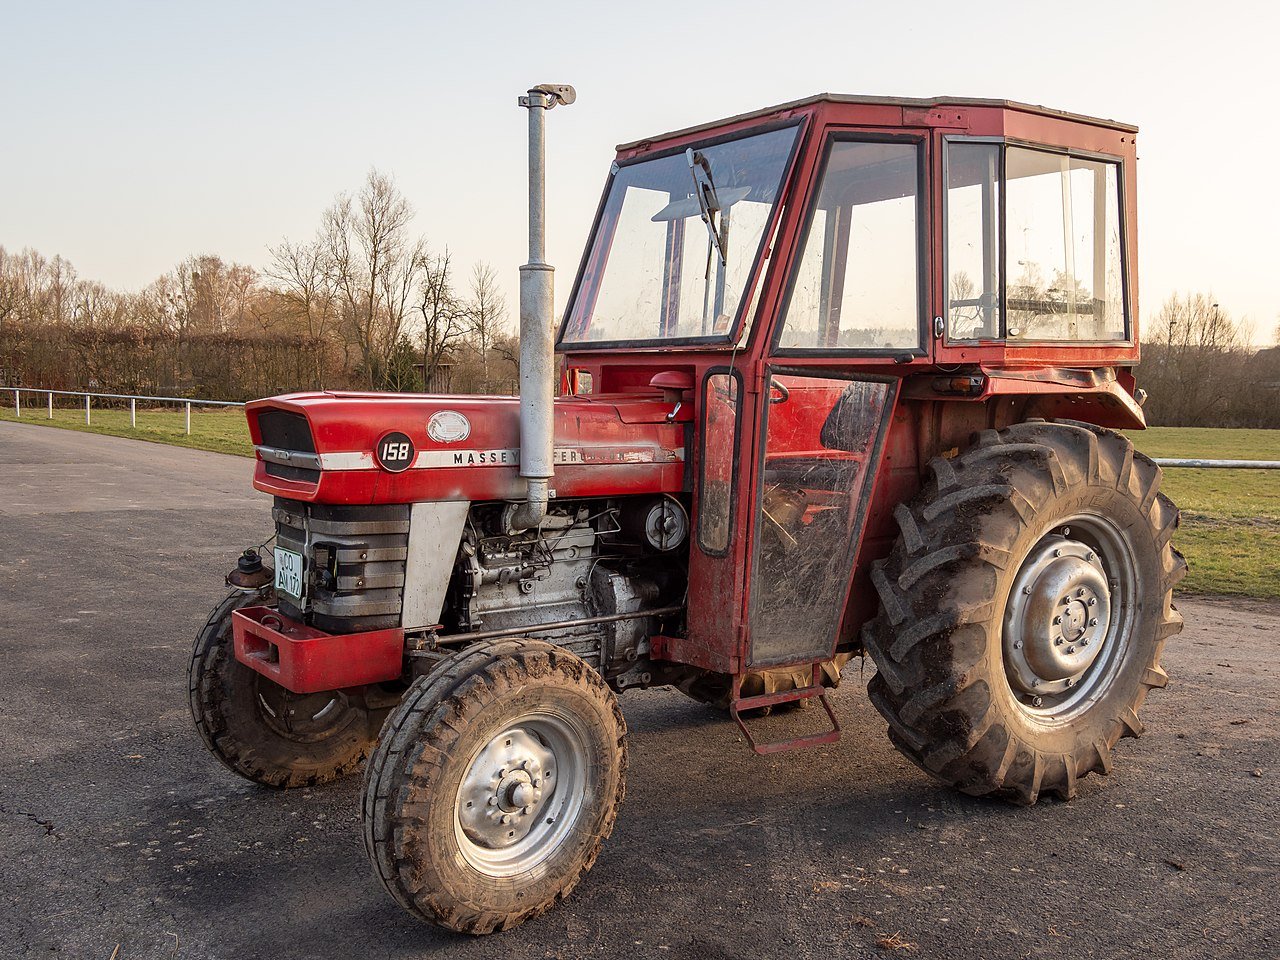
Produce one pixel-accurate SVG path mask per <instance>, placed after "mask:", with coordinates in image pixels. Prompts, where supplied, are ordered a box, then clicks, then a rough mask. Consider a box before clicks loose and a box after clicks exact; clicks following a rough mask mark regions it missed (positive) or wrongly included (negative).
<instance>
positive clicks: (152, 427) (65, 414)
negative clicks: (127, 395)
mask: <svg viewBox="0 0 1280 960" xmlns="http://www.w3.org/2000/svg"><path fill="white" fill-rule="evenodd" d="M24 399H25V398H24ZM42 399H43V398H42ZM10 400H12V398H10ZM47 417H48V410H47V409H46V408H45V407H43V406H39V405H36V406H32V407H30V408H28V407H27V405H26V404H25V403H24V404H23V407H22V422H24V423H40V424H44V425H46V426H53V427H63V428H65V429H68V430H83V431H87V432H89V433H105V434H110V435H111V436H113V437H132V438H133V439H135V440H151V441H154V442H156V443H171V444H174V445H175V446H179V447H194V448H195V449H197V450H213V451H215V452H216V453H237V454H240V455H241V456H246V457H250V456H253V446H252V444H250V443H249V427H248V425H247V424H246V423H245V419H244V411H243V410H241V409H240V408H239V407H204V408H201V407H192V408H191V435H190V436H187V434H186V432H185V430H186V416H185V414H184V413H183V411H182V410H181V409H175V408H173V407H169V408H157V409H143V408H142V407H139V408H138V426H137V427H130V426H129V411H128V409H94V410H92V411H91V412H90V417H89V419H90V423H88V424H86V423H85V422H84V408H83V407H76V408H71V409H63V408H60V407H55V408H54V410H53V420H48V419H47ZM13 419H15V418H14V414H13V407H12V406H6V407H0V420H13Z"/></svg>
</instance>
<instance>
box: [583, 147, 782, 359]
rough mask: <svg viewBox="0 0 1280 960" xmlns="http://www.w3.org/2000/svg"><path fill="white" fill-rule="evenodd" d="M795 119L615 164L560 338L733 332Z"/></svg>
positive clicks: (610, 340) (702, 335)
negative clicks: (779, 126) (724, 139)
mask: <svg viewBox="0 0 1280 960" xmlns="http://www.w3.org/2000/svg"><path fill="white" fill-rule="evenodd" d="M797 129H798V128H797V127H796V126H790V127H785V128H782V129H778V130H772V131H770V132H768V133H759V134H756V135H754V136H748V137H741V138H739V139H737V140H730V141H728V142H725V143H719V144H716V145H715V146H709V147H701V148H697V149H695V150H690V151H686V152H682V153H677V154H672V155H670V156H665V157H658V158H656V159H653V160H644V161H641V162H639V163H632V164H628V165H627V166H624V167H620V168H618V170H617V173H616V174H615V175H614V177H613V180H612V182H611V183H610V185H609V193H608V196H607V198H606V200H605V205H604V210H603V213H602V214H601V217H600V220H599V224H598V226H597V228H596V234H595V237H594V238H593V240H592V243H591V248H590V253H589V255H588V257H587V260H586V265H585V267H584V269H583V274H582V277H581V279H580V281H579V284H578V290H577V294H576V296H575V297H574V302H573V304H572V306H571V307H570V312H569V315H568V318H567V320H566V322H565V325H564V332H563V334H562V335H561V338H560V339H561V342H562V343H613V342H620V341H623V342H634V341H644V340H651V341H670V340H688V339H701V338H710V339H724V338H727V337H728V335H729V334H730V332H731V331H732V329H733V325H734V320H735V319H736V317H737V315H738V310H739V308H740V307H741V306H742V304H743V302H744V300H746V299H748V298H749V294H750V291H748V290H747V283H748V280H749V279H750V277H751V272H752V267H753V266H754V264H755V260H756V256H757V254H758V253H759V251H760V249H761V246H762V241H763V239H764V233H765V230H766V229H767V227H768V225H769V220H770V216H771V214H772V212H773V207H774V204H775V203H776V201H777V199H778V193H779V190H780V189H781V186H782V176H783V173H784V172H785V170H786V165H787V158H788V157H789V156H790V155H791V147H792V145H793V144H794V142H795V139H796V131H797Z"/></svg>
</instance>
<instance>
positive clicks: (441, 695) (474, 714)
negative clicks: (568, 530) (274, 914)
mask: <svg viewBox="0 0 1280 960" xmlns="http://www.w3.org/2000/svg"><path fill="white" fill-rule="evenodd" d="M451 661H452V662H450V661H446V662H445V663H443V664H440V665H438V666H437V667H436V668H434V669H433V671H432V672H431V673H430V674H429V675H427V676H425V677H421V678H419V679H418V680H416V681H415V682H414V684H413V685H412V686H411V687H410V689H409V691H408V693H406V694H405V697H404V699H403V700H402V701H401V704H400V706H399V708H397V710H396V711H395V712H394V713H392V714H391V716H389V717H388V718H387V723H386V725H385V727H384V728H383V733H382V738H381V740H380V741H379V744H378V749H377V751H376V752H375V753H374V755H373V757H372V758H371V759H370V762H369V765H368V768H367V769H366V772H365V801H364V807H363V810H364V821H365V845H366V849H367V851H368V853H369V855H370V858H371V859H372V860H373V863H374V866H375V869H376V870H377V871H378V873H379V876H380V878H381V880H382V882H383V884H384V885H385V886H386V888H387V890H388V892H390V893H391V894H392V896H393V897H395V899H396V900H397V901H398V902H399V903H400V904H401V905H402V906H404V907H405V908H406V909H407V910H409V911H410V912H412V913H414V914H415V915H417V916H419V917H421V918H422V919H424V920H427V921H429V922H431V923H435V924H438V925H439V926H442V927H445V928H446V929H450V930H454V931H457V932H462V933H471V934H483V933H490V932H493V931H495V930H505V929H509V928H511V927H513V926H515V925H517V924H519V923H522V922H524V921H525V920H527V919H529V918H530V917H533V916H537V915H538V914H540V913H542V912H544V911H545V910H546V909H548V908H550V907H551V906H553V905H555V904H556V903H558V902H559V901H560V900H562V899H563V898H564V897H565V896H567V895H568V894H569V893H570V892H571V891H572V890H573V888H574V887H575V886H576V884H577V883H578V881H579V880H580V879H581V877H582V876H583V875H585V873H586V872H587V871H588V870H589V869H590V868H591V866H592V865H593V864H594V862H595V859H596V856H597V855H598V853H599V851H600V848H601V845H602V844H603V841H604V840H605V839H606V838H607V837H608V836H609V834H610V833H611V832H612V830H613V824H614V820H615V818H616V815H617V810H618V807H619V806H620V804H621V802H622V798H623V795H624V793H625V789H626V723H625V721H624V720H623V717H622V712H621V710H619V709H618V705H617V699H616V697H615V696H614V694H613V692H612V691H611V690H609V688H608V687H607V686H605V684H604V681H603V680H602V679H601V678H600V677H599V675H598V674H597V673H596V672H595V671H594V670H593V669H592V668H591V667H590V666H588V665H587V664H586V663H585V662H583V661H582V660H580V659H579V658H578V657H576V656H574V655H573V654H571V653H569V652H568V651H565V650H563V649H560V648H557V647H554V646H552V645H551V644H547V643H544V642H542V641H536V640H504V641H493V642H488V643H482V644H477V645H475V646H474V647H471V648H467V649H466V650H464V651H462V652H460V653H459V654H455V655H454V657H453V658H451ZM549 705H551V707H552V709H553V710H554V711H555V712H556V713H557V714H560V715H563V714H568V715H570V716H571V717H573V722H574V726H575V727H576V728H577V729H578V730H579V731H581V732H582V733H583V734H584V735H585V740H584V743H585V745H586V751H587V755H586V756H585V757H584V758H583V760H584V769H585V771H586V774H585V776H586V782H587V791H586V792H587V797H586V798H585V799H584V804H583V806H582V807H580V808H579V814H578V819H577V821H576V823H575V824H574V829H573V831H572V833H571V834H569V835H568V836H566V837H565V838H564V840H563V841H562V843H561V845H560V846H559V847H558V848H557V849H556V850H555V851H554V852H553V853H552V854H551V855H550V856H549V857H548V858H547V859H546V860H544V861H542V862H541V863H540V864H538V865H536V866H535V867H534V868H532V869H531V870H529V871H526V872H525V873H522V874H517V875H515V876H512V877H494V876H490V875H488V874H485V873H482V872H480V871H479V870H477V869H476V868H474V867H473V866H472V865H471V864H470V863H469V862H468V861H467V860H466V859H465V858H464V857H463V856H462V853H461V851H460V849H459V846H458V840H457V835H456V833H455V822H454V821H455V817H456V811H455V805H456V803H457V798H458V792H459V787H460V784H461V782H462V779H463V777H464V776H465V775H466V773H467V770H468V769H469V767H470V765H471V762H472V760H473V759H474V758H475V756H476V755H477V754H478V753H479V751H480V750H482V749H483V748H484V746H485V745H486V744H488V743H489V741H490V740H492V739H493V738H494V737H496V736H497V735H498V734H499V733H501V732H502V731H503V730H505V729H508V728H510V727H511V726H514V725H516V724H517V723H518V721H519V720H520V719H521V718H523V717H526V716H528V715H529V714H532V713H545V712H548V706H549Z"/></svg>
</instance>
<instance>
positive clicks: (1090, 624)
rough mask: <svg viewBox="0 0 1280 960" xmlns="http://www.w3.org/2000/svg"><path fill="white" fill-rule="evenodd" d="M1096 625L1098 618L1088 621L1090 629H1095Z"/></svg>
mask: <svg viewBox="0 0 1280 960" xmlns="http://www.w3.org/2000/svg"><path fill="white" fill-rule="evenodd" d="M1097 625H1098V618H1097V617H1094V618H1093V619H1092V620H1090V621H1089V626H1091V627H1096V626H1097Z"/></svg>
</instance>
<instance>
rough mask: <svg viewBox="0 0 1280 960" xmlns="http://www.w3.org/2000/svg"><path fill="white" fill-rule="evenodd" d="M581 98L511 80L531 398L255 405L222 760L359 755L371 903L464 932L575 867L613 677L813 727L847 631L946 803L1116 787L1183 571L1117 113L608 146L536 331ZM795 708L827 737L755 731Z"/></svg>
mask: <svg viewBox="0 0 1280 960" xmlns="http://www.w3.org/2000/svg"><path fill="white" fill-rule="evenodd" d="M573 99H574V94H573V90H572V88H570V87H564V86H555V85H546V86H541V87H538V88H535V89H533V90H530V91H529V92H528V94H527V96H525V97H522V98H521V100H520V102H521V105H522V106H524V107H526V108H527V109H528V117H529V125H530V246H531V255H530V262H529V263H528V264H527V265H526V266H524V267H522V268H521V296H520V332H521V363H520V391H521V392H520V397H519V399H516V398H507V397H462V396H417V395H414V396H407V395H385V394H371V393H370V394H362V393H328V392H326V393H304V394H293V395H289V396H283V397H275V398H272V399H269V400H260V401H257V402H255V403H251V404H250V405H249V407H248V418H249V428H250V431H251V433H252V437H253V442H254V445H255V447H256V450H257V464H256V467H255V474H254V481H253V482H254V486H255V487H256V488H257V489H259V490H261V491H264V492H266V493H269V494H272V495H273V496H274V497H275V506H274V510H273V516H274V519H275V528H276V530H275V547H274V554H273V563H272V564H271V567H270V568H268V567H266V566H264V565H263V562H262V559H261V558H260V557H259V556H258V555H257V553H256V552H254V551H248V552H246V554H245V556H244V557H242V558H241V561H240V563H239V565H238V567H237V569H236V570H235V571H233V572H232V573H231V574H230V575H229V576H228V581H229V583H231V584H232V585H233V586H234V587H235V588H236V589H235V591H234V592H233V593H232V594H231V596H229V597H228V598H227V599H226V600H225V601H224V602H223V603H222V604H221V605H220V606H219V607H218V608H217V609H216V610H215V611H214V612H213V615H212V616H211V617H210V619H209V622H208V625H207V626H206V627H205V628H204V630H203V631H202V632H201V634H200V636H199V638H198V640H197V642H196V646H195V651H194V655H193V658H192V662H191V667H190V696H191V708H192V712H193V714H194V716H195V721H196V726H197V728H198V730H199V731H200V733H201V735H202V737H203V738H204V741H205V743H206V744H207V746H208V747H209V749H210V750H211V751H212V752H213V753H214V754H215V755H216V756H217V757H218V758H219V759H220V760H222V761H223V762H224V763H225V764H226V765H227V766H228V767H230V768H231V769H232V770H234V771H235V772H236V773H239V774H241V775H242V776H245V777H248V778H249V779H251V780H255V781H257V782H259V783H263V784H267V785H269V786H274V787H293V786H300V785H307V784H317V783H323V782H325V781H328V780H331V779H333V778H335V777H338V776H341V775H343V774H347V773H351V772H353V771H355V770H356V768H357V767H358V766H359V765H360V764H361V762H362V761H364V760H366V758H368V762H367V764H366V769H365V792H364V803H363V808H362V814H363V821H364V833H365V842H366V847H367V849H368V852H369V855H370V857H371V859H372V860H373V863H374V866H375V869H376V871H377V873H378V875H379V877H380V878H381V880H382V882H383V884H384V885H385V886H386V888H387V890H388V891H390V893H391V894H392V896H394V897H395V898H396V899H397V900H398V901H399V902H400V903H401V904H403V905H404V906H405V907H406V908H407V909H408V910H410V911H411V912H413V913H414V914H416V915H418V916H420V917H423V918H425V919H427V920H430V921H434V922H435V923H438V924H441V925H443V926H445V927H448V928H450V929H453V930H459V931H466V932H470V933H485V932H489V931H493V930H501V929H505V928H508V927H511V926H513V925H515V924H517V923H520V922H521V921H523V920H525V919H527V918H529V917H531V916H535V915H537V914H539V913H541V912H542V911H544V910H546V909H547V908H548V907H549V906H551V905H552V904H554V903H556V902H557V901H559V900H560V899H561V898H562V897H564V896H565V895H567V894H568V893H569V891H570V890H572V889H573V887H574V885H575V884H576V883H577V882H578V880H579V879H580V878H581V877H582V875H583V874H584V873H585V871H586V870H587V869H588V868H590V866H591V864H592V863H593V862H594V860H595V858H596V856H597V854H598V852H599V850H600V845H601V843H602V842H603V840H604V839H605V838H606V837H607V836H608V835H609V833H610V831H611V830H612V828H613V823H614V817H615V816H616V814H617V810H618V805H619V803H620V802H621V800H622V796H623V791H624V783H625V774H626V726H625V724H624V722H623V716H622V713H621V711H620V710H619V709H618V701H617V694H619V693H621V692H623V691H625V690H628V689H632V688H645V687H650V686H658V685H667V686H673V687H676V688H678V689H679V690H681V691H683V692H685V693H686V694H688V695H689V696H691V697H695V698H697V699H699V700H704V701H707V702H710V703H715V704H719V705H721V706H722V707H724V708H725V709H727V711H728V712H729V714H730V715H731V716H732V717H733V719H734V720H735V721H736V722H737V723H738V724H739V726H740V727H741V728H742V730H743V732H744V734H745V737H746V740H747V742H748V743H749V744H750V746H751V747H752V748H754V749H755V751H756V752H758V753H768V752H772V751H777V750H781V749H784V748H788V747H798V746H805V745H813V744H826V743H831V742H833V741H834V740H836V739H837V737H838V736H839V726H838V723H837V722H836V715H835V713H834V712H833V711H832V710H831V708H830V706H829V704H828V703H827V697H826V693H825V688H827V687H829V686H834V685H835V684H836V683H837V682H838V681H839V677H840V668H841V666H842V665H843V664H844V663H845V662H847V661H848V660H849V658H851V657H853V656H857V655H861V654H869V655H870V656H871V658H872V659H873V660H874V661H875V665H876V672H875V675H874V676H873V677H872V679H871V682H870V685H869V693H870V698H871V701H872V703H874V704H875V706H876V707H877V708H878V709H879V711H880V712H881V713H882V714H883V715H884V717H885V719H886V720H887V721H888V724H889V736H890V738H891V739H892V740H893V743H894V744H895V746H897V748H898V749H899V750H901V751H902V752H903V753H904V754H905V755H906V756H907V757H909V758H910V759H911V760H912V761H914V762H915V763H917V764H918V765H919V766H920V767H922V768H923V769H924V770H926V771H927V772H928V773H930V774H932V775H933V776H935V777H937V778H938V779H939V780H942V781H944V782H945V783H948V784H952V785H954V786H955V787H957V788H958V789H960V790H962V791H964V792H965V793H969V794H975V795H993V796H999V797H1005V798H1008V799H1010V800H1013V801H1015V802H1018V803H1024V804H1031V803H1034V802H1035V801H1036V799H1037V798H1038V797H1040V796H1042V795H1044V794H1046V793H1047V794H1052V795H1053V796H1056V797H1058V798H1061V799H1063V800H1067V799H1070V798H1071V797H1072V796H1073V795H1074V794H1075V792H1076V784H1077V781H1078V780H1079V778H1080V777H1083V776H1085V775H1087V774H1089V773H1091V772H1094V771H1099V772H1102V773H1106V772H1108V771H1109V770H1110V768H1111V756H1112V750H1113V749H1114V747H1115V746H1116V743H1117V741H1119V740H1120V739H1121V738H1122V737H1126V736H1137V735H1138V734H1139V733H1141V732H1142V724H1141V722H1140V721H1139V719H1138V711H1139V709H1140V708H1141V706H1142V703H1143V700H1144V699H1145V697H1146V695H1147V691H1149V690H1150V689H1152V688H1153V687H1163V686H1164V685H1165V682H1166V675H1165V672H1164V671H1163V670H1162V669H1161V667H1160V652H1161V648H1162V647H1163V645H1164V642H1165V640H1167V639H1168V638H1169V637H1170V636H1171V635H1173V634H1175V633H1177V632H1178V631H1179V630H1180V629H1181V626H1182V620H1181V617H1180V616H1179V615H1178V613H1177V612H1176V610H1175V608H1174V605H1173V602H1172V591H1173V587H1174V584H1176V583H1177V582H1178V580H1179V579H1180V577H1181V576H1182V575H1183V573H1184V571H1185V569H1186V565H1185V563H1184V561H1183V559H1182V557H1181V555H1180V554H1179V553H1178V552H1177V551H1176V550H1175V549H1174V548H1173V546H1172V545H1171V542H1170V540H1171V537H1172V535H1173V533H1174V530H1175V528H1176V527H1177V525H1178V510H1177V508H1176V507H1175V506H1174V505H1173V504H1172V503H1171V502H1170V501H1169V500H1168V499H1167V498H1166V497H1165V496H1163V495H1162V494H1161V493H1160V470H1159V468H1158V467H1157V466H1156V465H1155V464H1154V463H1152V461H1151V460H1149V459H1148V458H1147V457H1145V456H1143V455H1142V454H1140V453H1138V452H1136V451H1135V450H1134V449H1133V445H1132V444H1131V443H1130V442H1129V441H1128V440H1127V439H1126V438H1125V437H1124V436H1123V435H1122V434H1121V433H1119V432H1117V431H1118V430H1124V429H1141V428H1142V427H1143V426H1144V420H1143V415H1142V410H1141V407H1140V405H1141V402H1142V399H1143V394H1142V391H1140V390H1137V389H1136V387H1135V384H1134V378H1133V375H1132V373H1131V368H1132V366H1133V364H1134V363H1136V362H1137V359H1138V336H1137V308H1136V291H1137V283H1136V279H1135V263H1136V261H1137V256H1136V226H1135V225H1136V222H1137V217H1136V214H1135V210H1136V206H1135V182H1136V179H1135V169H1134V163H1135V158H1136V153H1135V146H1134V132H1135V131H1134V128H1133V127H1130V126H1126V125H1124V124H1120V123H1114V122H1111V121H1106V120H1097V119H1092V118H1089V117H1083V116H1076V115H1073V114H1068V113H1062V112H1059V111H1056V110H1048V109H1045V108H1043V107H1032V106H1026V105H1023V104H1016V103H1009V102H1005V101H995V100H962V99H938V100H905V99H870V98H864V97H848V96H830V95H823V96H817V97H812V98H810V99H807V100H801V101H797V102H795V103H789V104H785V105H783V106H780V107H772V108H769V109H766V110H760V111H757V112H755V113H750V114H745V115H743V116H739V117H734V118H732V119H729V120H724V121H721V122H719V123H714V124H707V125H704V126H699V127H693V128H690V129H686V130H680V131H678V132H675V133H669V134H664V135H663V136H660V137H652V138H648V139H644V140H639V141H636V142H635V143H629V144H626V145H624V146H622V147H620V148H619V149H618V154H617V159H616V161H615V162H614V164H613V165H612V167H611V169H610V171H609V176H608V180H607V184H606V187H605V191H604V196H603V199H602V200H601V203H600V207H599V211H598V213H597V215H596V219H595V225H594V227H593V229H592V234H591V238H590V240H589V242H588V244H587V247H586V254H585V256H584V257H583V260H582V264H581V266H580V268H579V270H578V275H577V279H576V281H575V282H574V286H573V291H572V293H571V295H570V297H569V300H568V305H567V307H566V310H565V313H564V318H563V320H562V322H561V323H560V325H559V331H558V334H557V335H556V337H555V339H554V343H553V338H552V289H551V269H552V268H551V267H550V266H548V265H547V264H546V263H544V262H543V248H542V236H543V199H542V197H543V191H542V181H543V171H542V158H543V129H544V123H545V120H544V118H545V115H546V113H547V111H548V110H550V109H551V108H552V107H554V106H556V105H557V104H567V103H571V102H572V101H573ZM557 357H558V363H559V372H558V374H557V371H556V363H557ZM557 380H558V381H559V384H560V389H559V396H555V394H556V392H557V391H556V389H555V387H556V381H557ZM810 698H812V699H814V700H816V701H817V702H818V703H820V704H821V705H822V706H824V707H825V708H826V710H825V714H824V713H821V712H815V713H813V714H810V715H808V716H810V717H812V718H813V719H814V722H815V724H816V723H817V721H819V720H820V721H821V724H822V729H821V730H820V731H819V732H815V733H811V734H809V735H807V736H803V737H800V738H798V739H795V740H791V741H785V742H768V743H765V742H759V737H758V736H757V735H756V734H755V733H754V732H753V730H752V726H753V724H754V723H757V722H758V721H756V720H754V719H753V718H754V717H755V716H756V715H757V714H759V713H760V712H761V711H762V709H763V708H775V707H778V706H781V705H783V704H788V703H800V702H802V701H806V700H809V699H810ZM757 729H758V727H757Z"/></svg>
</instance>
